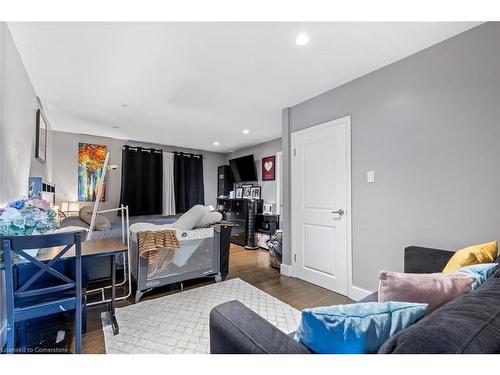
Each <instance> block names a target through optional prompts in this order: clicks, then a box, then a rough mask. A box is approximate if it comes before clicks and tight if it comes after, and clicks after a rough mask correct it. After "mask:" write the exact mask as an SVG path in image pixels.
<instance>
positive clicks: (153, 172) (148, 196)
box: [120, 146, 163, 216]
mask: <svg viewBox="0 0 500 375" xmlns="http://www.w3.org/2000/svg"><path fill="white" fill-rule="evenodd" d="M120 204H123V205H125V206H128V209H129V214H130V215H131V216H136V215H156V214H159V215H161V213H162V211H163V157H162V150H155V149H150V148H142V147H130V146H123V148H122V187H121V193H120Z"/></svg>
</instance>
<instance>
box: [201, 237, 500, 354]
mask: <svg viewBox="0 0 500 375" xmlns="http://www.w3.org/2000/svg"><path fill="white" fill-rule="evenodd" d="M452 255H453V252H450V251H445V250H437V249H430V248H423V247H417V246H411V247H407V248H406V249H405V266H404V268H405V272H412V273H431V272H441V271H442V270H443V268H444V266H445V265H446V263H447V262H448V260H449V259H450V257H451V256H452ZM496 262H497V263H499V262H500V257H498V258H497V260H496ZM376 300H377V294H376V293H373V294H372V295H370V296H368V297H366V298H365V299H364V300H362V301H360V302H367V301H376ZM210 352H211V353H213V354H266V353H269V354H310V353H311V352H310V351H309V350H308V349H307V348H306V347H305V346H303V345H302V344H300V343H298V342H297V341H295V340H294V339H293V334H290V335H287V334H285V333H283V332H282V331H280V330H279V329H278V328H276V327H275V326H273V325H272V324H271V323H269V322H268V321H266V320H265V319H263V318H262V317H261V316H259V315H258V314H256V313H255V312H253V311H252V310H250V309H249V308H247V307H246V306H244V305H243V304H242V303H241V302H239V301H231V302H227V303H223V304H221V305H218V306H216V307H215V308H214V309H213V310H212V311H211V313H210ZM379 353H383V354H389V353H401V354H419V353H485V354H493V353H500V267H498V268H497V270H496V271H495V273H494V274H493V276H491V277H490V278H489V279H488V280H487V281H486V282H485V283H484V284H482V285H481V286H480V287H479V288H478V289H476V290H475V291H473V292H471V293H469V294H466V295H464V296H461V297H458V298H456V299H454V300H453V301H450V302H448V303H447V304H445V305H443V306H441V307H440V308H439V309H437V310H435V311H434V312H432V313H431V314H429V315H427V316H425V317H424V318H422V319H421V320H420V321H418V322H417V323H415V324H414V325H412V326H411V327H409V328H407V329H405V330H403V331H401V332H399V333H398V334H396V335H394V336H393V337H391V338H390V339H389V340H388V341H386V342H385V344H384V345H383V346H382V348H381V349H380V351H379Z"/></svg>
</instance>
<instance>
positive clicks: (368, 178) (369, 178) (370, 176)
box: [366, 171, 375, 184]
mask: <svg viewBox="0 0 500 375" xmlns="http://www.w3.org/2000/svg"><path fill="white" fill-rule="evenodd" d="M366 182H368V183H369V184H372V183H374V182H375V171H368V172H366Z"/></svg>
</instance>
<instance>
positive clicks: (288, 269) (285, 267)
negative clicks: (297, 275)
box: [280, 263, 294, 277]
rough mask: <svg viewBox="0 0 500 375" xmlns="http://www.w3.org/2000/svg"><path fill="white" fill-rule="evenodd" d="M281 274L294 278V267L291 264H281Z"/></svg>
mask: <svg viewBox="0 0 500 375" xmlns="http://www.w3.org/2000/svg"><path fill="white" fill-rule="evenodd" d="M280 273H281V274H282V275H284V276H290V277H293V276H294V275H293V267H292V266H291V265H289V264H283V263H282V264H281V266H280Z"/></svg>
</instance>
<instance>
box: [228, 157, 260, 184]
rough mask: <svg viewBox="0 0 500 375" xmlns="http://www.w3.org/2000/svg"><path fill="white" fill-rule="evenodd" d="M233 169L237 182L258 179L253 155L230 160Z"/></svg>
mask: <svg viewBox="0 0 500 375" xmlns="http://www.w3.org/2000/svg"><path fill="white" fill-rule="evenodd" d="M229 165H230V166H231V171H232V172H233V176H234V180H235V181H236V182H247V181H257V170H256V169H255V160H254V159H253V155H247V156H242V157H240V158H236V159H231V160H229Z"/></svg>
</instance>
